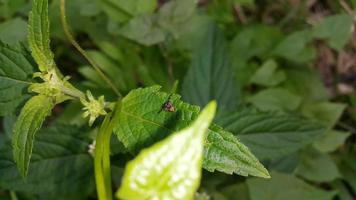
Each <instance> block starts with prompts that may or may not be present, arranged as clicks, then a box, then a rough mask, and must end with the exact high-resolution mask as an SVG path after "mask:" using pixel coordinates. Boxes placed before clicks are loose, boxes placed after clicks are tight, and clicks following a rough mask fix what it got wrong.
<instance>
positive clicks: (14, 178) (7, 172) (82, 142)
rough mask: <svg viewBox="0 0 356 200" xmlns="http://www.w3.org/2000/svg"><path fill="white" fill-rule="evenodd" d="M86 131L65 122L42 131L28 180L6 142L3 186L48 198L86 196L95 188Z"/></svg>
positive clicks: (1, 150)
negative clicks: (64, 124) (22, 173)
mask: <svg viewBox="0 0 356 200" xmlns="http://www.w3.org/2000/svg"><path fill="white" fill-rule="evenodd" d="M83 133H84V132H83V128H77V127H73V126H62V125H56V126H52V127H50V128H48V129H44V130H43V131H40V133H39V134H37V135H36V140H35V142H34V149H33V155H32V162H31V164H30V166H29V173H28V176H27V178H26V180H23V178H22V176H21V174H20V173H19V172H18V169H17V167H16V163H15V162H14V161H13V158H12V147H11V144H10V142H9V141H8V142H6V145H5V146H1V147H0V187H2V188H6V189H8V190H13V191H19V192H26V193H31V194H38V195H43V196H44V197H45V198H44V199H69V197H73V199H83V197H85V196H87V195H88V194H89V193H90V192H92V191H93V188H94V177H93V163H92V158H91V157H90V155H89V154H88V152H87V151H88V146H89V141H88V139H87V138H85V137H84V136H83V135H84V134H83ZM85 134H87V133H85Z"/></svg>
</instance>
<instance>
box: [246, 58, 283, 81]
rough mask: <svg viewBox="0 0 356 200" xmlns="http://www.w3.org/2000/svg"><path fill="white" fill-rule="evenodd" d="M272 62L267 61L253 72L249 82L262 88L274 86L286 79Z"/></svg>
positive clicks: (274, 62)
mask: <svg viewBox="0 0 356 200" xmlns="http://www.w3.org/2000/svg"><path fill="white" fill-rule="evenodd" d="M277 68H278V65H277V63H276V61H274V60H268V61H266V62H265V63H263V65H262V66H261V67H260V68H259V69H258V70H257V71H256V72H255V74H254V75H253V76H252V77H251V80H250V82H251V83H255V84H258V85H262V86H276V85H278V84H279V83H281V82H283V81H284V80H285V79H286V75H285V73H284V72H283V71H281V70H278V69H277Z"/></svg>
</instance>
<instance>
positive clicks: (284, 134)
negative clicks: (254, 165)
mask: <svg viewBox="0 0 356 200" xmlns="http://www.w3.org/2000/svg"><path fill="white" fill-rule="evenodd" d="M217 123H218V124H219V125H221V126H223V127H225V129H226V130H228V131H231V132H232V133H234V134H235V135H236V136H237V137H239V138H240V139H241V141H242V142H243V143H244V144H246V145H247V146H248V147H249V148H250V149H251V151H252V152H253V153H254V154H255V155H256V156H257V158H259V159H261V160H276V159H279V158H282V157H283V156H287V155H289V154H291V153H293V152H296V151H298V150H299V149H301V148H302V147H304V146H306V145H307V144H310V143H312V142H313V141H314V140H315V139H316V138H318V137H319V136H321V135H322V134H323V133H324V131H325V129H324V128H323V127H322V126H321V125H319V124H317V123H315V122H312V121H308V120H305V119H301V118H299V117H294V116H290V115H277V114H276V113H265V112H257V111H254V110H250V109H246V110H242V111H239V112H235V113H227V114H225V115H222V116H220V117H219V120H218V122H217Z"/></svg>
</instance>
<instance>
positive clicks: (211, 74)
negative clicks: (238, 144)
mask: <svg viewBox="0 0 356 200" xmlns="http://www.w3.org/2000/svg"><path fill="white" fill-rule="evenodd" d="M227 54H228V52H227V49H226V41H225V38H224V36H223V34H222V32H221V31H220V30H219V29H218V28H217V27H216V26H215V25H211V27H210V28H209V29H207V32H206V34H205V36H204V38H203V39H202V40H201V44H200V46H199V47H198V48H197V52H195V56H194V57H193V60H192V63H191V66H190V68H189V70H188V72H187V75H186V77H185V79H184V82H183V86H182V87H183V89H182V95H183V99H184V100H185V101H187V102H189V103H192V104H196V105H199V106H204V105H205V104H207V103H208V102H209V101H210V100H213V99H215V100H217V102H218V105H219V109H220V110H221V109H232V108H234V107H235V106H236V105H237V93H238V89H237V88H236V83H235V79H234V72H233V69H232V67H231V63H230V59H229V57H228V55H227Z"/></svg>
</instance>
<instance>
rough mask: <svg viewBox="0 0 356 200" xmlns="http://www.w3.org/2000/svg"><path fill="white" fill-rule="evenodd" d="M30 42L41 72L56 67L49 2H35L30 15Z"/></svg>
mask: <svg viewBox="0 0 356 200" xmlns="http://www.w3.org/2000/svg"><path fill="white" fill-rule="evenodd" d="M28 32H29V35H28V42H29V45H30V49H31V51H32V56H33V58H34V59H35V60H36V62H37V64H38V67H39V69H40V71H48V70H50V69H53V68H54V67H55V63H54V60H53V59H54V55H53V53H52V51H51V48H50V36H49V20H48V0H33V2H32V11H31V12H30V14H29V26H28Z"/></svg>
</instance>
